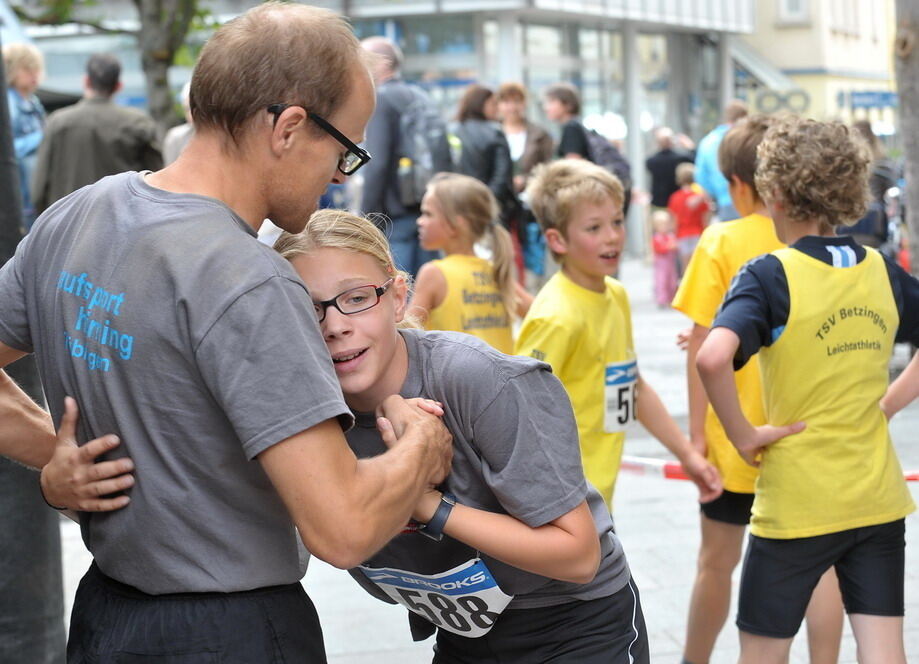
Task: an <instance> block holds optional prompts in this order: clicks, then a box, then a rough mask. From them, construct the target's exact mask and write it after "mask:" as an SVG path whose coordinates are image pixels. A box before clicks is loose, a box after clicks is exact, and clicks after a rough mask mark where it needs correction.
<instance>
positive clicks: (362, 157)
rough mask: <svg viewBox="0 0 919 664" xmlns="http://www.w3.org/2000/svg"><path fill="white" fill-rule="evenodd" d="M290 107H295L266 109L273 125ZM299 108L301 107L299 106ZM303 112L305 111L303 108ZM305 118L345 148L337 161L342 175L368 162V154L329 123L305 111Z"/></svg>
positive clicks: (282, 106)
mask: <svg viewBox="0 0 919 664" xmlns="http://www.w3.org/2000/svg"><path fill="white" fill-rule="evenodd" d="M291 106H296V104H272V105H271V106H269V107H268V112H269V113H271V114H272V115H273V116H274V124H275V125H277V124H278V118H279V117H281V113H283V112H284V111H286V110H287V109H288V108H290V107H291ZM300 108H303V107H302V106H301V107H300ZM303 110H304V111H306V109H305V108H304V109H303ZM306 117H308V118H309V119H310V120H312V121H313V122H315V123H316V124H317V125H319V126H320V127H321V128H322V130H323V131H324V132H325V133H327V134H328V135H329V136H331V137H332V138H334V139H335V140H336V141H338V142H339V143H341V144H342V145H343V146H344V147H345V148H347V152H345V153H344V154H343V155H342V156H341V158H340V159H339V160H338V170H339V171H341V172H342V173H343V174H344V175H353V174H354V173H355V172H356V171H357V169H359V168H360V167H361V166H363V165H364V164H366V163H367V162H368V161H370V153H369V152H367V150H365V149H364V148H361V147H358V146H357V145H355V144H354V143H353V142H352V141H351V140H350V139H349V138H348V137H347V136H345V135H344V134H343V133H341V132H340V131H338V130H337V129H336V128H335V127H334V126H333V125H332V123H331V122H329V121H328V120H326V119H325V118H323V117H321V116H319V115H316V114H315V113H311V112H310V111H306Z"/></svg>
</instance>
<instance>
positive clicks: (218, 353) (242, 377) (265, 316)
mask: <svg viewBox="0 0 919 664" xmlns="http://www.w3.org/2000/svg"><path fill="white" fill-rule="evenodd" d="M308 304H309V295H308V293H307V292H306V290H305V289H304V287H303V286H302V284H299V283H297V282H296V281H294V280H292V279H288V278H286V277H284V276H276V277H272V278H269V279H267V280H265V281H264V282H262V283H261V284H259V285H258V286H256V287H255V288H252V289H250V290H248V291H246V292H245V293H243V294H242V295H240V297H238V298H236V300H234V301H233V302H232V304H230V306H228V307H227V309H226V310H225V311H224V312H223V313H222V314H221V315H220V317H219V318H218V319H217V320H216V321H215V322H214V324H213V325H212V326H211V327H210V329H209V330H208V331H207V333H206V334H205V335H204V337H203V339H202V340H201V342H200V343H199V345H198V347H197V349H196V351H195V357H196V360H197V363H198V366H199V368H200V371H201V374H202V376H203V377H204V380H205V382H206V384H207V386H208V388H209V389H210V390H211V393H212V394H213V396H214V398H215V399H216V400H217V402H218V403H219V405H220V407H221V409H222V410H223V411H224V412H225V413H226V414H227V416H228V417H229V418H230V421H231V422H232V424H233V427H234V429H235V430H236V433H237V435H238V436H239V439H240V440H241V441H242V442H243V449H244V450H245V453H246V456H247V457H248V458H249V459H254V458H255V457H256V456H257V455H258V454H259V453H260V452H263V451H264V450H265V449H267V448H268V447H271V446H272V445H274V444H276V443H278V442H280V441H282V440H284V439H285V438H289V437H290V436H292V435H294V434H297V433H300V432H301V431H305V430H306V429H309V428H311V427H313V426H315V425H316V424H319V423H320V422H323V421H325V420H327V419H330V418H333V417H335V418H338V419H339V421H340V422H341V424H342V427H343V428H348V427H350V426H351V424H352V421H353V420H352V416H351V411H350V410H349V409H348V407H347V405H346V404H345V402H344V399H343V397H342V394H341V387H340V386H339V384H338V379H337V378H336V376H335V370H334V368H333V367H332V360H331V358H330V357H329V352H328V350H327V348H326V345H325V342H324V341H323V339H322V334H321V332H320V331H319V325H318V323H317V322H316V316H315V315H314V314H313V312H312V308H311V307H309V306H308Z"/></svg>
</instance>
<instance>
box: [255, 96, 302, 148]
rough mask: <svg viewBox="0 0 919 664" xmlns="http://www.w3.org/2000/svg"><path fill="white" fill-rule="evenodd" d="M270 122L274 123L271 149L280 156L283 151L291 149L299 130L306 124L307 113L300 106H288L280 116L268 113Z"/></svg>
mask: <svg viewBox="0 0 919 664" xmlns="http://www.w3.org/2000/svg"><path fill="white" fill-rule="evenodd" d="M265 115H267V116H268V121H269V122H273V123H274V126H273V129H272V131H271V147H272V149H273V150H274V151H275V152H276V153H278V154H280V152H281V151H283V150H284V149H286V148H288V147H290V144H291V141H293V139H294V136H295V134H296V133H297V129H299V128H300V127H301V126H303V123H304V122H306V111H305V110H303V108H302V107H300V106H288V107H287V108H285V109H284V110H283V111H282V112H281V114H280V115H276V116H274V115H272V114H271V113H266V114H265Z"/></svg>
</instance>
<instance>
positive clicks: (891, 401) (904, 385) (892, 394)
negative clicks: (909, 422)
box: [881, 353, 919, 420]
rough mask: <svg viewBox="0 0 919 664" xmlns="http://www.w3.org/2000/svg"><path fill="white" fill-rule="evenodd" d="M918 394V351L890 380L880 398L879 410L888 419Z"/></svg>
mask: <svg viewBox="0 0 919 664" xmlns="http://www.w3.org/2000/svg"><path fill="white" fill-rule="evenodd" d="M917 396H919V353H917V354H916V355H913V359H912V360H910V363H909V364H908V365H906V368H905V369H904V370H903V373H901V374H900V375H899V376H897V379H896V380H895V381H894V382H892V383H891V384H890V385H889V386H888V388H887V393H886V394H885V395H884V397H883V398H882V399H881V410H883V411H884V415H886V416H887V419H888V420H889V419H890V418H891V417H893V416H894V415H896V414H897V413H899V412H900V411H901V410H903V409H904V408H905V407H906V406H908V405H909V404H910V403H912V402H913V400H914V399H915V398H916V397H917Z"/></svg>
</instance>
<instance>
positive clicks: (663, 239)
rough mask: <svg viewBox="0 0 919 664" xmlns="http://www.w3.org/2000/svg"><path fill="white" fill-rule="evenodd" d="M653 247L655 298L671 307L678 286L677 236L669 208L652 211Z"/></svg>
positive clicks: (665, 305) (661, 304)
mask: <svg viewBox="0 0 919 664" xmlns="http://www.w3.org/2000/svg"><path fill="white" fill-rule="evenodd" d="M651 230H652V231H653V233H652V235H651V249H652V251H653V252H654V299H655V301H656V302H657V306H659V307H669V306H670V301H671V300H672V299H673V296H674V294H675V293H676V287H677V269H676V268H677V266H676V264H677V237H676V233H674V232H673V216H672V215H671V214H670V212H668V211H667V210H655V211H654V212H652V213H651Z"/></svg>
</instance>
